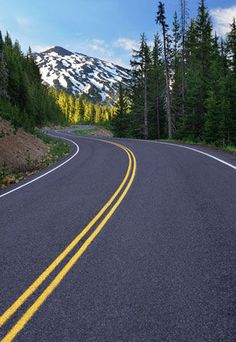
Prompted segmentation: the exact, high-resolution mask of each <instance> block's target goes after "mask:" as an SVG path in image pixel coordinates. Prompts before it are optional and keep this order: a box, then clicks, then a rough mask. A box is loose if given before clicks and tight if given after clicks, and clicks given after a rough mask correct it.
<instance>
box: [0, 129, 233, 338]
mask: <svg viewBox="0 0 236 342" xmlns="http://www.w3.org/2000/svg"><path fill="white" fill-rule="evenodd" d="M54 134H57V135H60V136H64V137H66V138H68V139H71V140H73V141H74V142H75V143H77V144H78V145H79V151H78V147H77V146H76V145H75V144H73V145H72V152H71V153H72V155H74V157H73V158H72V159H71V160H70V161H69V162H67V163H65V164H64V165H62V166H61V167H59V168H57V169H56V170H54V171H53V172H51V173H49V174H47V175H46V176H44V177H42V178H39V179H37V180H36V181H34V182H32V183H30V184H28V185H27V186H24V187H21V188H20V189H18V190H16V191H13V192H11V193H8V194H7V195H5V196H3V195H4V194H6V193H7V192H9V190H13V189H16V188H18V187H19V185H20V186H21V185H23V184H25V183H26V182H28V181H29V180H33V179H35V178H38V176H39V175H41V174H43V173H45V171H44V172H42V173H39V174H37V175H35V176H33V177H32V178H29V179H27V180H25V181H24V182H21V183H20V184H17V185H15V186H12V187H10V188H9V189H7V190H4V191H1V192H0V264H1V265H0V314H1V315H2V316H1V317H0V323H1V325H2V328H1V333H0V339H1V340H2V341H4V342H6V341H12V340H15V341H20V342H37V341H40V342H41V341H47V342H54V341H55V342H60V341H68V342H79V341H81V342H86V341H101V342H104V341H107V342H111V341H128V342H131V341H133V342H139V341H145V342H149V341H158V342H159V341H160V342H162V341H163V342H167V341H168V342H175V341H176V342H191V341H193V342H208V341H209V342H210V341H211V342H233V341H236V304H235V303H236V272H235V264H236V168H235V167H236V160H235V157H233V156H232V155H230V154H227V153H223V152H218V151H214V150H212V151H211V150H209V149H203V148H202V149H201V148H199V150H200V151H203V152H205V153H208V154H209V153H210V154H211V155H212V156H214V157H216V158H218V159H220V160H216V159H212V158H210V157H209V156H207V155H204V154H200V153H198V152H196V151H193V150H190V149H185V148H182V147H179V146H174V145H167V144H160V143H155V142H145V141H134V140H124V139H123V140H122V139H121V140H115V139H113V140H112V141H113V142H115V143H118V144H121V145H122V146H126V147H127V148H128V149H125V148H124V147H122V146H120V145H119V146H118V145H114V144H111V143H106V142H104V141H100V140H96V139H90V138H86V137H78V136H75V135H73V134H72V133H71V134H66V133H54ZM77 152H78V153H77ZM132 152H133V154H132ZM76 153H77V154H76ZM67 159H68V157H67ZM222 161H224V162H225V163H226V164H224V163H222ZM61 163H62V162H59V163H58V165H59V164H61ZM227 163H228V164H227ZM53 168H55V165H54V166H52V167H51V168H50V169H49V170H52V169H53ZM47 171H48V170H47ZM97 214H98V215H97ZM96 215H97V216H96Z"/></svg>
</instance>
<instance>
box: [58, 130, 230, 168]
mask: <svg viewBox="0 0 236 342" xmlns="http://www.w3.org/2000/svg"><path fill="white" fill-rule="evenodd" d="M63 133H64V132H63ZM65 134H67V135H69V136H73V133H72V132H70V133H65ZM82 138H83V139H86V138H87V139H91V140H97V141H99V140H100V139H96V138H90V137H82ZM116 140H118V141H119V140H128V141H142V142H147V143H154V144H163V145H171V146H175V147H182V148H185V149H187V150H191V151H194V152H197V153H200V154H203V155H205V156H207V157H209V158H212V159H215V160H216V161H218V162H220V163H222V164H224V165H227V166H229V167H231V168H232V169H234V170H236V166H234V165H233V164H230V163H227V162H225V161H224V160H222V159H219V158H217V157H214V156H213V155H212V154H209V153H206V152H203V151H200V150H197V149H195V148H192V147H188V146H184V145H181V144H172V143H168V142H164V141H153V140H144V139H132V138H131V139H129V138H127V139H125V138H124V139H122V138H116Z"/></svg>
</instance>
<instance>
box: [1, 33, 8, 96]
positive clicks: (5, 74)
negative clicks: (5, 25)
mask: <svg viewBox="0 0 236 342" xmlns="http://www.w3.org/2000/svg"><path fill="white" fill-rule="evenodd" d="M7 82H8V71H7V66H6V62H5V56H4V41H3V38H2V33H1V31H0V99H4V98H7Z"/></svg>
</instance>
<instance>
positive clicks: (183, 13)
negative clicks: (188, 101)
mask: <svg viewBox="0 0 236 342" xmlns="http://www.w3.org/2000/svg"><path fill="white" fill-rule="evenodd" d="M181 26H182V27H181V31H182V68H181V69H182V70H181V73H182V75H181V78H182V79H181V95H182V116H183V117H184V115H185V35H186V0H181Z"/></svg>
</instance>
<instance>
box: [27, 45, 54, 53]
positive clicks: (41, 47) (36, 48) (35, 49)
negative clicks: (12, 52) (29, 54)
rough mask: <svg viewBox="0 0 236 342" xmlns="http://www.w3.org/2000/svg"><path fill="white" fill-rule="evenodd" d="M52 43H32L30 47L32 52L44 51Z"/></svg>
mask: <svg viewBox="0 0 236 342" xmlns="http://www.w3.org/2000/svg"><path fill="white" fill-rule="evenodd" d="M51 47H52V45H32V46H31V49H32V51H33V52H44V51H46V50H48V49H50V48H51Z"/></svg>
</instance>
